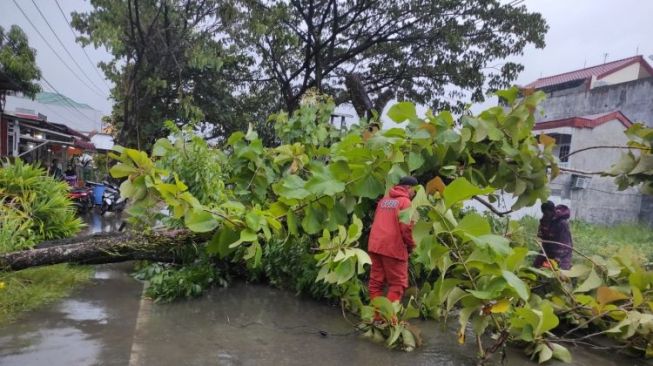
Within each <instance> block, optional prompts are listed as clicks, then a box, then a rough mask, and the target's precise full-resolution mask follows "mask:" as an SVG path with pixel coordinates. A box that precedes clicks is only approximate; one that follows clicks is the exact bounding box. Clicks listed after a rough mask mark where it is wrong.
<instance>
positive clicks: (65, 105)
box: [4, 92, 103, 134]
mask: <svg viewBox="0 0 653 366" xmlns="http://www.w3.org/2000/svg"><path fill="white" fill-rule="evenodd" d="M6 99H7V100H6V104H5V108H4V109H5V112H6V113H12V114H25V115H36V116H38V115H42V116H46V119H47V120H48V121H55V122H57V123H61V124H64V125H66V126H67V127H70V128H72V129H73V130H76V131H79V132H81V133H83V134H89V133H91V132H101V131H102V127H103V126H102V112H100V111H98V110H96V109H93V108H92V107H90V106H89V105H88V104H84V103H78V102H76V101H74V100H72V99H70V98H68V97H66V96H64V95H61V94H56V93H49V92H41V93H38V94H36V96H35V97H34V100H32V99H30V98H29V97H25V96H17V95H8V96H7V97H6Z"/></svg>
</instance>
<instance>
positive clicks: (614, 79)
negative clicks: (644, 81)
mask: <svg viewBox="0 0 653 366" xmlns="http://www.w3.org/2000/svg"><path fill="white" fill-rule="evenodd" d="M640 68H641V65H640V64H639V63H634V64H632V65H629V66H626V67H624V68H623V69H621V70H619V71H617V72H614V73H612V74H609V75H606V76H605V77H603V78H601V79H598V80H597V81H598V82H600V81H604V82H606V83H608V84H619V83H625V82H628V81H632V80H637V79H638V78H639V72H640Z"/></svg>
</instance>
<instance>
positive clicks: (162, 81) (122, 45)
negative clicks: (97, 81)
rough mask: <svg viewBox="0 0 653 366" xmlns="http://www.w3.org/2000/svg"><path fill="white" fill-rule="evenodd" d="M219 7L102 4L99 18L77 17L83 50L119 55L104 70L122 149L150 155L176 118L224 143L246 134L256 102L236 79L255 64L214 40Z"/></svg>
mask: <svg viewBox="0 0 653 366" xmlns="http://www.w3.org/2000/svg"><path fill="white" fill-rule="evenodd" d="M218 3H219V1H215V0H211V1H201V2H200V1H194V0H175V1H161V2H156V1H128V2H124V1H112V0H94V1H92V5H93V9H92V10H91V11H89V12H87V13H81V12H79V13H78V12H75V13H73V21H72V22H73V25H74V26H75V28H76V29H77V30H78V31H79V32H81V33H82V34H83V37H81V38H80V41H81V43H82V44H83V45H87V44H93V45H95V46H96V47H99V46H104V47H105V48H106V49H107V50H108V51H109V52H110V53H111V55H112V56H113V59H112V60H111V61H110V62H108V63H101V64H100V67H101V68H102V69H103V71H104V73H105V75H106V76H107V78H108V79H109V80H111V81H112V82H113V83H114V85H115V86H114V88H113V89H112V91H111V97H112V98H113V99H114V100H115V101H116V103H115V104H114V107H113V112H112V115H113V116H112V117H113V118H112V120H113V123H114V128H115V130H116V131H119V132H118V136H117V141H118V142H119V143H121V144H123V145H126V146H138V147H141V148H147V149H149V148H150V147H151V144H152V143H154V141H155V140H156V139H157V138H159V137H163V136H165V135H166V130H165V129H164V128H162V127H163V126H162V122H163V121H165V120H168V119H171V120H173V121H175V122H176V123H178V124H192V123H198V122H209V123H211V124H213V125H214V126H215V128H214V133H215V134H217V135H220V136H226V135H228V134H230V133H232V132H233V131H235V130H239V129H241V128H242V127H243V118H242V115H243V111H244V110H246V109H245V108H246V107H247V106H248V103H247V101H248V100H250V99H249V98H247V97H245V98H236V97H235V93H236V91H237V85H236V84H234V83H233V80H234V79H239V78H241V77H243V76H242V75H241V72H240V70H241V69H242V66H244V65H246V64H247V62H248V60H247V58H246V57H244V56H243V55H242V54H239V53H238V52H237V51H238V50H237V49H235V48H231V49H230V48H229V47H225V46H224V43H223V42H220V41H218V40H216V39H215V38H214V36H215V34H216V32H217V31H218V30H219V23H217V22H216V16H217V13H216V12H217V5H218ZM241 65H242V66H241ZM259 102H260V101H259ZM254 103H256V101H254ZM252 109H254V108H252Z"/></svg>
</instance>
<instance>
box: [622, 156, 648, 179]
mask: <svg viewBox="0 0 653 366" xmlns="http://www.w3.org/2000/svg"><path fill="white" fill-rule="evenodd" d="M628 174H646V175H653V155H652V154H641V155H640V156H639V161H638V162H637V165H636V166H635V167H634V168H633V170H631V171H630V173H628Z"/></svg>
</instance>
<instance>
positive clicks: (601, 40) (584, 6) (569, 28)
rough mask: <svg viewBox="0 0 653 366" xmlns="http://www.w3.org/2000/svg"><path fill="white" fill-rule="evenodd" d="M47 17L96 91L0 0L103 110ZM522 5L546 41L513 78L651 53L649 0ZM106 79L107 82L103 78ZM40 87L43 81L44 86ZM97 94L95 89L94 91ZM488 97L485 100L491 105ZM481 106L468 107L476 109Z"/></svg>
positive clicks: (63, 33)
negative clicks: (541, 22)
mask: <svg viewBox="0 0 653 366" xmlns="http://www.w3.org/2000/svg"><path fill="white" fill-rule="evenodd" d="M16 1H17V2H18V3H19V5H20V6H21V7H22V8H23V10H24V11H25V12H26V13H27V15H28V16H29V17H30V19H31V20H32V22H33V23H34V24H35V25H36V26H37V27H38V29H39V30H40V32H41V33H42V34H43V35H44V36H45V37H46V38H47V39H48V41H49V43H50V45H51V46H52V47H53V48H54V49H55V50H56V51H57V52H58V53H59V54H60V55H61V57H62V58H63V59H64V60H65V61H66V63H68V65H70V67H71V68H72V69H73V70H75V72H76V73H77V74H78V75H79V77H80V78H81V79H83V80H84V81H85V82H86V83H87V84H90V82H88V80H86V77H85V76H84V75H83V74H82V73H81V72H80V71H79V70H78V69H77V66H75V65H74V63H73V62H72V61H71V60H70V58H69V56H68V55H67V54H66V53H65V51H64V50H63V49H62V48H61V46H60V45H59V43H58V42H57V40H56V39H55V37H54V36H53V35H52V32H51V31H50V29H49V28H48V27H47V25H46V24H45V22H44V21H43V19H42V18H41V16H40V15H39V13H38V12H37V10H36V8H35V7H34V5H33V4H32V1H31V0H16ZM34 1H35V3H36V5H37V6H38V7H39V8H40V9H41V11H42V12H43V14H44V15H45V16H46V17H47V19H48V21H49V22H50V24H51V25H52V27H53V28H54V29H55V31H57V34H58V36H59V38H61V40H62V41H63V42H64V44H65V45H66V47H67V48H68V50H69V51H70V53H71V54H72V55H73V56H74V57H75V58H76V61H77V63H78V64H79V65H80V66H81V67H82V68H83V69H84V71H85V72H86V74H87V75H88V76H89V77H90V78H91V80H92V81H93V83H94V84H95V85H97V86H98V87H99V88H100V89H101V91H98V90H95V88H94V87H92V88H93V90H95V92H93V91H91V90H89V88H87V87H86V86H84V84H83V83H82V82H80V81H79V80H77V79H76V78H75V76H73V75H72V74H71V72H70V71H69V70H68V69H67V68H66V67H65V66H63V65H61V62H60V61H59V60H58V59H57V58H56V56H55V55H54V54H53V53H52V51H51V50H50V49H49V48H48V47H47V45H46V44H45V43H44V42H43V40H42V39H41V38H40V37H39V35H38V34H37V33H36V32H35V31H34V29H33V28H32V26H31V25H30V24H29V23H28V22H27V20H26V19H25V17H24V16H23V15H22V14H21V13H20V11H19V10H18V8H17V7H16V6H15V5H14V3H13V1H12V0H0V25H2V26H3V27H5V28H8V27H9V26H11V25H12V24H17V25H19V26H21V27H22V28H23V30H24V31H25V32H26V33H27V35H28V37H29V41H30V44H31V46H32V47H33V48H35V49H36V50H37V63H38V65H39V67H40V68H41V71H42V72H43V76H44V77H45V78H46V79H47V80H48V81H50V83H52V84H53V85H54V87H55V88H57V89H58V90H59V91H60V92H61V93H62V94H64V95H66V96H69V97H71V98H73V99H74V100H76V101H79V102H82V103H87V104H89V105H91V106H92V107H94V108H96V109H99V110H101V111H102V112H104V113H108V112H110V110H111V101H110V100H108V95H109V90H108V88H107V85H106V84H105V82H106V81H103V80H100V78H99V77H98V75H97V73H96V72H95V71H94V70H93V69H92V66H91V65H90V64H89V62H88V60H86V57H85V56H84V54H83V52H82V50H81V48H80V46H79V45H78V44H76V43H75V42H74V38H73V35H72V34H71V32H70V29H68V26H67V25H66V22H65V20H64V19H63V17H62V15H61V14H60V13H59V9H58V8H57V6H56V3H55V0H34ZM58 1H59V4H61V6H62V8H63V9H64V11H65V12H66V15H68V17H69V19H70V16H69V14H70V12H71V11H73V10H77V11H81V10H86V9H89V8H90V4H89V3H88V1H83V0H58ZM525 4H526V6H527V7H528V8H529V9H530V10H532V11H537V12H540V13H542V14H543V15H544V18H545V19H546V20H547V22H548V23H549V26H550V30H549V33H548V34H547V36H546V47H545V48H544V49H538V50H536V49H534V48H533V47H529V48H527V49H526V51H525V52H524V55H523V56H517V57H514V58H513V60H516V61H518V62H520V63H522V64H523V65H524V66H525V70H524V72H523V73H522V74H521V75H520V76H519V78H518V79H517V84H526V83H529V82H531V81H533V80H535V79H537V78H538V77H540V76H547V75H553V74H557V73H561V72H566V71H571V70H574V69H578V68H582V67H583V65H585V64H586V65H587V66H592V65H596V64H600V63H603V59H604V54H605V53H607V54H608V56H607V60H608V61H611V60H617V59H621V58H625V57H630V56H633V55H635V53H636V50H637V49H638V48H639V54H643V55H645V56H648V55H651V54H653V37H651V35H653V21H652V20H653V19H651V18H653V1H649V0H527V1H526V2H525ZM86 51H87V53H88V54H89V56H90V58H91V60H93V61H94V62H97V61H101V60H108V59H109V58H110V56H109V55H108V54H107V53H106V52H105V51H104V50H95V49H94V48H93V47H92V46H91V47H87V48H86ZM649 62H650V63H653V61H650V60H649ZM106 83H108V82H106ZM44 89H45V90H49V87H47V86H45V88H44ZM98 94H100V95H98ZM492 103H493V102H492V101H490V102H488V103H485V105H491V104H492ZM480 107H481V106H478V107H476V108H474V110H478V109H480Z"/></svg>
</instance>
